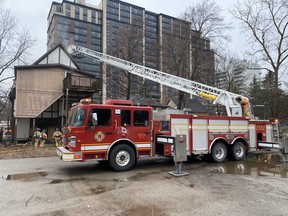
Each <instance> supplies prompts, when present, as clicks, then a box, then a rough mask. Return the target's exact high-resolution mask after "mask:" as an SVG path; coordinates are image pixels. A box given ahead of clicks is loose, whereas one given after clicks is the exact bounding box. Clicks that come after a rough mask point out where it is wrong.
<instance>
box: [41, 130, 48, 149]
mask: <svg viewBox="0 0 288 216" xmlns="http://www.w3.org/2000/svg"><path fill="white" fill-rule="evenodd" d="M46 139H47V134H46V130H45V129H43V131H42V133H41V136H40V147H41V148H43V147H44V146H45V141H46Z"/></svg>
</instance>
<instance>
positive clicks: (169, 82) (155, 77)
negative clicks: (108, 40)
mask: <svg viewBox="0 0 288 216" xmlns="http://www.w3.org/2000/svg"><path fill="white" fill-rule="evenodd" d="M68 52H69V53H71V54H73V55H80V56H81V55H85V56H87V57H90V58H93V59H97V60H98V61H101V62H103V63H105V64H108V65H111V66H114V67H117V68H120V69H123V70H126V71H128V72H130V73H132V74H135V75H137V76H140V77H143V78H145V79H149V80H152V81H154V82H157V83H160V84H163V85H166V86H169V87H172V88H174V89H177V90H181V91H183V92H187V93H189V94H192V95H196V96H200V97H202V98H206V99H208V100H212V101H213V103H214V104H221V105H224V106H225V107H226V111H227V115H228V116H242V108H241V106H240V105H239V104H238V103H237V102H236V101H235V98H236V97H239V96H240V95H237V94H234V93H231V92H228V91H225V90H221V89H218V88H215V87H211V86H208V85H204V84H201V83H198V82H195V81H191V80H188V79H184V78H182V77H178V76H175V75H172V74H168V73H164V72H162V71H158V70H155V69H151V68H148V67H145V66H142V65H138V64H135V63H132V62H129V61H125V60H122V59H119V58H116V57H114V56H110V55H107V54H104V53H101V52H97V51H94V50H90V49H88V48H85V47H81V46H75V45H70V46H69V47H68ZM240 97H241V96H240Z"/></svg>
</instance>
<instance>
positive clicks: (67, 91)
mask: <svg viewBox="0 0 288 216" xmlns="http://www.w3.org/2000/svg"><path fill="white" fill-rule="evenodd" d="M68 97H69V89H68V88H67V89H66V122H65V124H66V123H67V121H68V112H69V110H68Z"/></svg>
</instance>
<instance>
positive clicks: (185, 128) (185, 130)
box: [171, 118, 191, 152]
mask: <svg viewBox="0 0 288 216" xmlns="http://www.w3.org/2000/svg"><path fill="white" fill-rule="evenodd" d="M190 128H191V127H190V125H189V119H188V118H171V136H176V135H186V141H187V147H186V149H187V151H188V152H191V148H190V143H191V138H190V133H189V131H190V130H189V129H190Z"/></svg>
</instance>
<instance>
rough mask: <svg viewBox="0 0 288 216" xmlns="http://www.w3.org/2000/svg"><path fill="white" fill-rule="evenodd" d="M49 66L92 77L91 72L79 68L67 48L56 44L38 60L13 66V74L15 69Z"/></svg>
mask: <svg viewBox="0 0 288 216" xmlns="http://www.w3.org/2000/svg"><path fill="white" fill-rule="evenodd" d="M51 67H62V68H65V69H67V70H69V71H74V72H77V73H80V74H84V75H87V76H91V77H93V76H94V75H92V74H91V73H87V72H84V71H81V70H80V67H79V65H78V64H77V62H76V61H75V60H74V59H73V57H72V56H71V55H70V53H69V52H68V51H67V49H66V48H65V47H64V46H63V45H62V44H58V45H56V46H54V47H53V48H51V49H50V50H48V51H47V52H46V53H45V54H44V55H42V56H41V57H40V58H39V59H38V60H36V61H35V62H34V63H33V64H32V65H21V66H15V67H14V74H15V76H16V70H17V69H30V68H31V69H36V68H51Z"/></svg>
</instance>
